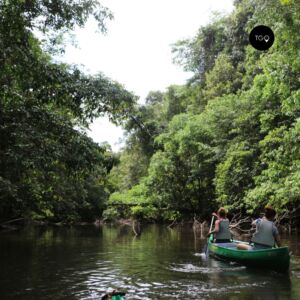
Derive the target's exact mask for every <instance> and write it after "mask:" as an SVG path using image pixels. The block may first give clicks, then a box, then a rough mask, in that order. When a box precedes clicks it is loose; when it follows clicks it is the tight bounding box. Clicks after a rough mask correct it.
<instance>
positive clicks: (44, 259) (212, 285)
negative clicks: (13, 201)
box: [0, 225, 300, 300]
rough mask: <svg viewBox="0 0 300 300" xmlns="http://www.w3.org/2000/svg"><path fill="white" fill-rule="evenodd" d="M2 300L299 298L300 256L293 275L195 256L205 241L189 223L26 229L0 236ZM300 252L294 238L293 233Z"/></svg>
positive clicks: (291, 240) (293, 246) (294, 261)
mask: <svg viewBox="0 0 300 300" xmlns="http://www.w3.org/2000/svg"><path fill="white" fill-rule="evenodd" d="M0 242H1V243H0V265H1V271H2V272H0V290H1V297H2V299H99V298H100V295H101V294H102V293H104V292H105V291H106V290H107V288H109V287H112V288H122V289H124V290H125V291H126V292H127V297H126V299H144V300H146V299H232V300H233V299H299V298H300V260H299V258H297V256H293V258H292V262H291V272H290V273H289V274H285V275H282V274H278V273H275V272H269V271H267V270H260V271H257V270H249V269H246V268H245V267H241V266H238V265H235V264H228V263H225V262H221V261H217V260H214V259H205V257H202V256H201V255H200V253H201V250H202V249H203V246H204V243H205V240H201V239H200V238H199V239H198V238H197V236H196V237H195V235H194V233H193V231H192V229H191V228H189V227H183V228H175V229H170V228H167V227H164V226H155V225H151V226H148V227H146V228H144V229H143V233H142V235H141V236H140V237H138V238H135V237H134V236H133V235H132V231H131V228H130V227H129V226H122V227H114V226H101V227H98V228H97V227H93V226H86V227H69V228H66V227H63V228H56V227H53V228H51V227H47V228H26V229H24V230H22V231H19V232H10V233H1V234H0ZM286 242H288V243H289V245H290V248H291V250H292V251H293V253H299V243H298V237H296V236H293V237H290V238H289V240H288V241H287V240H286Z"/></svg>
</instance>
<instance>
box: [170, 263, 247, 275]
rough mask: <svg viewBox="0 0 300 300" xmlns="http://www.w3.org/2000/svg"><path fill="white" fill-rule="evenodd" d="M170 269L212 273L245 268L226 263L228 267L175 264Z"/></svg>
mask: <svg viewBox="0 0 300 300" xmlns="http://www.w3.org/2000/svg"><path fill="white" fill-rule="evenodd" d="M169 269H170V270H171V271H175V272H183V273H203V274H213V273H220V272H224V271H241V270H245V267H244V266H238V265H228V267H222V268H221V267H214V268H212V267H202V266H195V265H193V264H176V265H173V266H171V267H170V268H169Z"/></svg>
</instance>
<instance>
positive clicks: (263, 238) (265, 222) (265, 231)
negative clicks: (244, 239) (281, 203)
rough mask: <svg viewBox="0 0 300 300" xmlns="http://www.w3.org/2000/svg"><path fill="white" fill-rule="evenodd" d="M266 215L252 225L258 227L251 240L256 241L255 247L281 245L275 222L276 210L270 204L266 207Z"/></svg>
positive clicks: (264, 247)
mask: <svg viewBox="0 0 300 300" xmlns="http://www.w3.org/2000/svg"><path fill="white" fill-rule="evenodd" d="M264 212H265V214H264V216H263V217H262V218H259V219H257V220H255V221H253V222H252V226H254V227H256V232H255V233H254V234H253V237H252V239H251V241H252V242H253V243H254V246H253V248H254V249H266V248H272V247H274V246H275V244H277V246H278V247H280V246H281V242H280V237H279V233H278V229H277V227H276V226H275V224H274V218H275V216H276V211H275V209H273V208H272V207H270V206H266V207H265V209H264Z"/></svg>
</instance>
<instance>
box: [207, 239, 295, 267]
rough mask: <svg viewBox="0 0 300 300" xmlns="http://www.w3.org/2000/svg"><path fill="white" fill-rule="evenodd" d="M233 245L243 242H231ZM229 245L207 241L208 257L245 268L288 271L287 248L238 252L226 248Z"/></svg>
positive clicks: (288, 255) (234, 249)
mask: <svg viewBox="0 0 300 300" xmlns="http://www.w3.org/2000/svg"><path fill="white" fill-rule="evenodd" d="M233 243H234V244H238V243H243V244H247V245H249V243H247V242H244V241H237V240H233ZM228 244H230V243H225V244H224V245H223V246H222V243H213V242H212V239H209V240H208V250H209V255H210V256H213V257H216V258H219V259H222V260H227V261H233V262H237V263H238V264H241V265H245V266H247V267H256V268H268V269H272V270H277V271H280V272H285V271H287V270H288V269H289V262H290V254H289V250H288V247H286V246H284V247H277V248H270V249H259V250H239V249H236V248H232V247H226V245H228Z"/></svg>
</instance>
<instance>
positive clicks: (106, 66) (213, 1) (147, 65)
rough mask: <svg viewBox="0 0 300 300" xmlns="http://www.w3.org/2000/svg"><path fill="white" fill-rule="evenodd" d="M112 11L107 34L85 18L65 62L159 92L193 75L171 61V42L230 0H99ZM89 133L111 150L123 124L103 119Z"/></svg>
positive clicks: (141, 92) (136, 89) (225, 8)
mask: <svg viewBox="0 0 300 300" xmlns="http://www.w3.org/2000/svg"><path fill="white" fill-rule="evenodd" d="M100 2H101V4H102V5H104V6H106V7H108V8H109V9H110V10H111V11H112V12H113V14H114V20H113V21H110V22H108V33H107V35H105V36H104V35H102V34H100V33H96V32H95V31H96V28H97V27H96V24H95V22H93V21H89V22H88V23H87V25H86V27H85V28H84V29H78V30H76V32H75V34H76V39H77V43H78V46H79V47H78V48H75V47H73V46H71V45H68V46H67V47H66V52H65V55H64V57H63V60H64V61H65V62H67V63H75V64H82V65H83V66H84V67H85V69H86V70H87V71H88V72H89V73H91V74H95V73H97V72H103V73H104V74H105V75H106V76H108V77H110V78H111V79H113V80H116V81H118V82H120V83H122V84H123V85H124V86H125V88H126V89H127V90H129V91H132V92H133V93H134V94H136V95H137V96H140V101H141V102H143V100H144V98H145V97H146V95H147V94H148V92H149V91H152V90H162V91H164V90H165V88H167V87H168V86H170V85H171V84H184V83H185V82H186V80H187V79H188V78H190V77H191V74H189V73H187V72H184V71H183V70H182V68H180V67H178V66H175V65H174V64H173V63H172V53H171V45H172V44H174V43H175V42H176V41H178V40H180V39H184V38H190V37H193V36H195V35H196V33H197V30H198V29H199V27H200V26H201V25H205V24H207V23H208V22H209V20H210V17H211V15H212V12H213V11H220V12H230V11H232V9H233V4H232V3H233V0H209V1H208V0H207V1H205V0H102V1H100ZM90 128H91V131H90V132H89V133H88V134H89V136H91V137H92V138H93V140H94V141H96V142H99V143H100V142H104V141H107V142H108V143H109V144H111V146H112V149H113V150H114V151H118V150H119V149H120V148H121V146H122V145H123V144H122V143H120V142H119V141H120V139H121V138H122V136H123V131H122V129H121V128H119V127H116V126H115V125H113V124H111V123H110V122H109V121H108V119H107V118H101V120H97V121H95V122H94V124H92V125H91V126H90Z"/></svg>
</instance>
